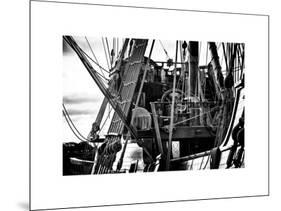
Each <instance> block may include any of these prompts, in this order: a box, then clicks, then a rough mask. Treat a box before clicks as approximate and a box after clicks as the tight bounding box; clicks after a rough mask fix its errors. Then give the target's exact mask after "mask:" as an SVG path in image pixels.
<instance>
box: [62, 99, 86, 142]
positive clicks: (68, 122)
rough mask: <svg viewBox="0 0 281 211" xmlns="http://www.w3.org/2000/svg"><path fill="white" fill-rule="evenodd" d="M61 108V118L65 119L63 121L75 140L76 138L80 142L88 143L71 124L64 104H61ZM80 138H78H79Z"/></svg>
mask: <svg viewBox="0 0 281 211" xmlns="http://www.w3.org/2000/svg"><path fill="white" fill-rule="evenodd" d="M62 107H63V114H64V115H63V116H64V117H65V120H66V122H67V124H68V126H69V128H70V129H71V131H72V132H73V134H74V135H75V136H76V138H78V139H79V140H80V141H89V140H88V139H86V138H85V137H84V136H83V135H82V134H81V133H80V132H79V130H78V129H77V128H76V127H75V125H74V123H73V122H72V120H71V118H70V116H69V114H68V112H67V110H66V108H65V106H64V103H63V104H62ZM79 136H80V137H79Z"/></svg>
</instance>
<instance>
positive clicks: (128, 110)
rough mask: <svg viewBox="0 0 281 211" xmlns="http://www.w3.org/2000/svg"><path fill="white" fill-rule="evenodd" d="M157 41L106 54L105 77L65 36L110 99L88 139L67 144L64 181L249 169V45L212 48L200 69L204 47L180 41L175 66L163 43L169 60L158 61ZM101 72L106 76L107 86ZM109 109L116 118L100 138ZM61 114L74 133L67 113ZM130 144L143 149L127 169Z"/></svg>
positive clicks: (130, 41)
mask: <svg viewBox="0 0 281 211" xmlns="http://www.w3.org/2000/svg"><path fill="white" fill-rule="evenodd" d="M86 40H87V38H86ZM87 41H88V40H87ZM106 41H107V40H106ZM113 41H114V39H113ZM156 41H157V40H155V39H137V38H126V39H123V43H122V46H121V49H120V51H119V50H118V52H116V51H117V50H116V48H115V49H114V48H112V50H111V51H109V48H108V49H107V50H108V58H109V59H110V63H111V67H110V69H107V70H106V69H105V68H103V67H101V65H99V63H98V61H97V60H95V59H93V58H91V57H90V56H89V55H88V54H87V53H86V52H85V51H84V50H83V49H82V48H81V47H80V46H79V45H78V43H77V42H76V41H75V39H74V38H73V37H72V36H63V42H64V44H65V45H68V46H69V47H70V48H71V49H72V50H73V51H74V52H75V53H76V55H77V58H79V59H80V61H81V62H82V64H83V65H84V67H85V70H86V71H88V73H89V77H91V78H92V79H93V81H94V83H96V85H97V86H98V87H99V89H100V91H101V92H102V94H103V95H104V99H103V102H102V104H101V107H100V109H99V112H98V114H97V117H96V120H95V121H94V123H93V124H92V128H91V131H90V133H89V135H88V137H87V138H85V139H84V140H81V141H80V143H74V142H67V143H63V175H79V174H114V173H135V172H139V171H142V172H158V171H175V170H203V169H222V168H224V169H225V168H241V167H244V165H245V164H244V157H245V145H244V119H245V116H244V98H245V96H244V77H245V73H244V69H245V64H244V57H245V56H244V51H245V45H244V43H223V42H220V43H216V42H208V43H207V45H206V46H207V47H206V52H207V54H208V56H206V64H205V65H199V59H200V48H201V46H200V45H201V44H200V42H197V41H185V40H177V41H175V44H174V45H175V49H176V50H175V57H174V58H170V57H169V56H168V53H167V51H166V50H165V47H164V46H163V44H162V43H161V41H159V42H160V44H161V45H162V47H163V50H164V52H165V54H166V55H167V57H166V59H163V60H161V61H158V60H157V61H156V60H154V59H153V57H152V54H153V50H154V47H155V44H156ZM115 42H116V40H115ZM88 44H89V42H88ZM113 46H114V45H113ZM115 46H116V45H115ZM89 47H90V48H91V46H90V44H89ZM107 47H108V45H107ZM219 48H220V52H222V55H221V57H220V56H219V53H218V52H219V51H218V49H219ZM91 50H92V49H91ZM145 52H149V53H148V54H147V55H145ZM92 53H93V52H92ZM93 55H94V54H93ZM207 58H210V59H209V60H207ZM93 63H94V64H95V65H93ZM222 63H223V64H224V69H223V68H222ZM97 67H98V68H99V69H100V70H104V71H106V72H107V73H108V78H107V80H106V81H107V83H105V80H104V79H103V76H102V75H101V74H100V73H99V71H98V70H97ZM108 105H110V106H111V107H112V109H113V110H114V114H113V117H112V118H111V120H110V121H111V122H110V125H109V128H108V131H107V134H106V136H105V137H100V136H99V135H98V134H99V132H100V130H101V122H102V119H103V117H104V115H105V110H106V107H107V106H108ZM63 114H64V117H65V118H66V120H67V123H68V124H69V126H70V127H71V128H75V126H74V125H73V122H72V121H71V117H70V115H68V112H67V109H66V108H65V107H64V105H63ZM72 131H73V132H74V133H79V131H77V130H72ZM130 143H136V144H137V146H138V147H140V148H141V149H142V160H141V161H140V160H133V161H130V162H131V163H130V166H129V168H125V167H124V165H123V164H124V162H126V161H125V159H126V157H125V156H124V155H125V153H126V150H127V148H128V144H130ZM140 162H142V163H143V168H141V169H140V167H139V166H138V165H139V163H140Z"/></svg>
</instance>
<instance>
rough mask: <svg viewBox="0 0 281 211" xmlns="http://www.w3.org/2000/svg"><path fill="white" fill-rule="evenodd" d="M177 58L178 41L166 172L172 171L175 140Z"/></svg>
mask: <svg viewBox="0 0 281 211" xmlns="http://www.w3.org/2000/svg"><path fill="white" fill-rule="evenodd" d="M177 57H178V41H177V42H176V59H175V69H174V78H173V96H172V108H171V118H170V126H169V142H168V153H167V160H166V170H169V169H170V157H171V152H172V138H173V127H174V110H175V91H176V79H177Z"/></svg>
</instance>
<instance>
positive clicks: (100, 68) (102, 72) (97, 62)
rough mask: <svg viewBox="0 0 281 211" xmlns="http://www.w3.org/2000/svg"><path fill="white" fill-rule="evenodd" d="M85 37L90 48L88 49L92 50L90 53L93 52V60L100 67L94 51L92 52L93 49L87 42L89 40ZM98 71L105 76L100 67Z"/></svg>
mask: <svg viewBox="0 0 281 211" xmlns="http://www.w3.org/2000/svg"><path fill="white" fill-rule="evenodd" d="M85 39H86V41H87V43H88V46H89V48H90V50H91V52H92V54H93V57H94V59H95V61H96V62H97V65H98V66H99V67H100V64H99V63H98V59H97V57H96V55H95V53H94V51H93V49H92V47H91V44H90V42H89V40H88V39H87V37H86V36H85ZM100 71H101V73H102V75H103V76H104V77H105V75H104V73H103V71H102V68H101V67H100Z"/></svg>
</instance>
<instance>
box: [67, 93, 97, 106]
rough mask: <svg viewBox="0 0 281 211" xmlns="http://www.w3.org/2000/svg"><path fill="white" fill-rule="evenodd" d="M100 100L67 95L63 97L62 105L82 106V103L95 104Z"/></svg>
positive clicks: (84, 96) (85, 96)
mask: <svg viewBox="0 0 281 211" xmlns="http://www.w3.org/2000/svg"><path fill="white" fill-rule="evenodd" d="M99 101H100V99H98V98H94V97H89V96H88V95H76V94H75V95H68V96H63V103H64V104H82V103H96V102H99Z"/></svg>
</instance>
